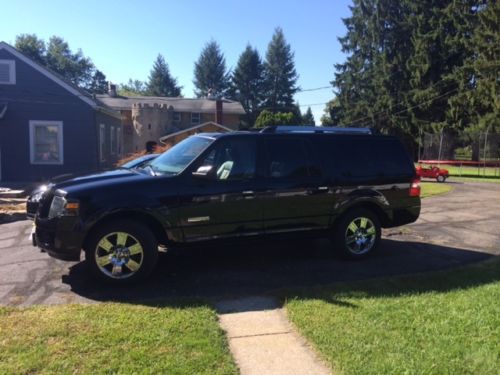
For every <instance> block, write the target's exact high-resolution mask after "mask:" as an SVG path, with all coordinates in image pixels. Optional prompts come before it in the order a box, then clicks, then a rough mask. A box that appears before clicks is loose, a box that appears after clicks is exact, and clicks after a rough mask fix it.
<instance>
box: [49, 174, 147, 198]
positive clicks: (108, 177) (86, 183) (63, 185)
mask: <svg viewBox="0 0 500 375" xmlns="http://www.w3.org/2000/svg"><path fill="white" fill-rule="evenodd" d="M149 178H152V176H151V175H148V174H146V173H141V172H139V171H137V170H133V169H132V170H131V169H115V170H111V171H105V172H99V173H90V174H86V175H80V176H75V177H73V178H70V179H67V180H63V181H61V182H59V183H56V184H54V185H53V189H54V190H57V189H61V190H64V191H67V192H70V191H75V190H80V189H88V188H98V187H102V186H104V185H114V184H115V183H123V182H127V181H131V180H133V181H136V180H141V179H149Z"/></svg>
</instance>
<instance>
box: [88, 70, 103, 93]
mask: <svg viewBox="0 0 500 375" xmlns="http://www.w3.org/2000/svg"><path fill="white" fill-rule="evenodd" d="M88 89H89V91H90V92H91V93H93V94H105V93H106V92H107V91H108V81H107V80H106V76H105V75H104V73H103V72H101V71H100V70H98V69H96V70H95V71H94V74H93V75H92V82H91V83H90V86H89V88H88Z"/></svg>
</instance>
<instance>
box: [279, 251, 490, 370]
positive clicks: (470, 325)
mask: <svg viewBox="0 0 500 375" xmlns="http://www.w3.org/2000/svg"><path fill="white" fill-rule="evenodd" d="M499 301H500V261H499V260H498V259H496V260H494V261H487V262H484V263H481V264H478V265H474V266H469V267H467V268H462V269H456V270H452V271H444V272H437V273H431V274H421V275H417V276H405V277H393V278H386V279H378V280H368V281H362V282H354V283H344V284H338V285H336V286H331V287H322V288H316V289H312V290H311V289H309V290H303V291H299V292H293V293H287V297H286V309H287V312H288V315H289V318H290V319H291V321H292V322H293V323H294V324H295V325H296V327H298V330H299V331H300V332H301V333H302V334H303V335H304V336H305V337H306V338H307V339H308V340H309V341H310V342H311V343H312V344H313V346H314V347H315V348H316V349H317V350H318V351H319V352H320V353H321V355H322V357H323V358H324V359H325V360H326V361H327V362H328V363H329V364H330V365H331V366H332V368H333V369H334V370H335V371H336V372H339V373H344V374H360V373H363V374H366V373H370V374H386V373H391V374H498V369H499V368H500V302H499Z"/></svg>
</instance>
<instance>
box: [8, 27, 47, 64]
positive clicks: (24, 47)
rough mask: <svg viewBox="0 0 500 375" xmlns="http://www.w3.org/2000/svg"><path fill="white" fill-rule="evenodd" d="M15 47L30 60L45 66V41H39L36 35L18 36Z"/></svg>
mask: <svg viewBox="0 0 500 375" xmlns="http://www.w3.org/2000/svg"><path fill="white" fill-rule="evenodd" d="M15 47H16V49H17V50H19V51H21V52H22V53H24V54H25V55H26V56H28V57H29V58H30V59H32V60H34V61H36V62H37V63H39V64H42V65H45V64H46V61H45V53H46V47H45V41H44V40H43V39H39V38H38V37H37V36H36V35H35V34H20V35H17V36H16V43H15Z"/></svg>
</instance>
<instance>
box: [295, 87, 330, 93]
mask: <svg viewBox="0 0 500 375" xmlns="http://www.w3.org/2000/svg"><path fill="white" fill-rule="evenodd" d="M326 89H332V86H321V87H315V88H313V89H300V90H297V92H308V91H319V90H326Z"/></svg>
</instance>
